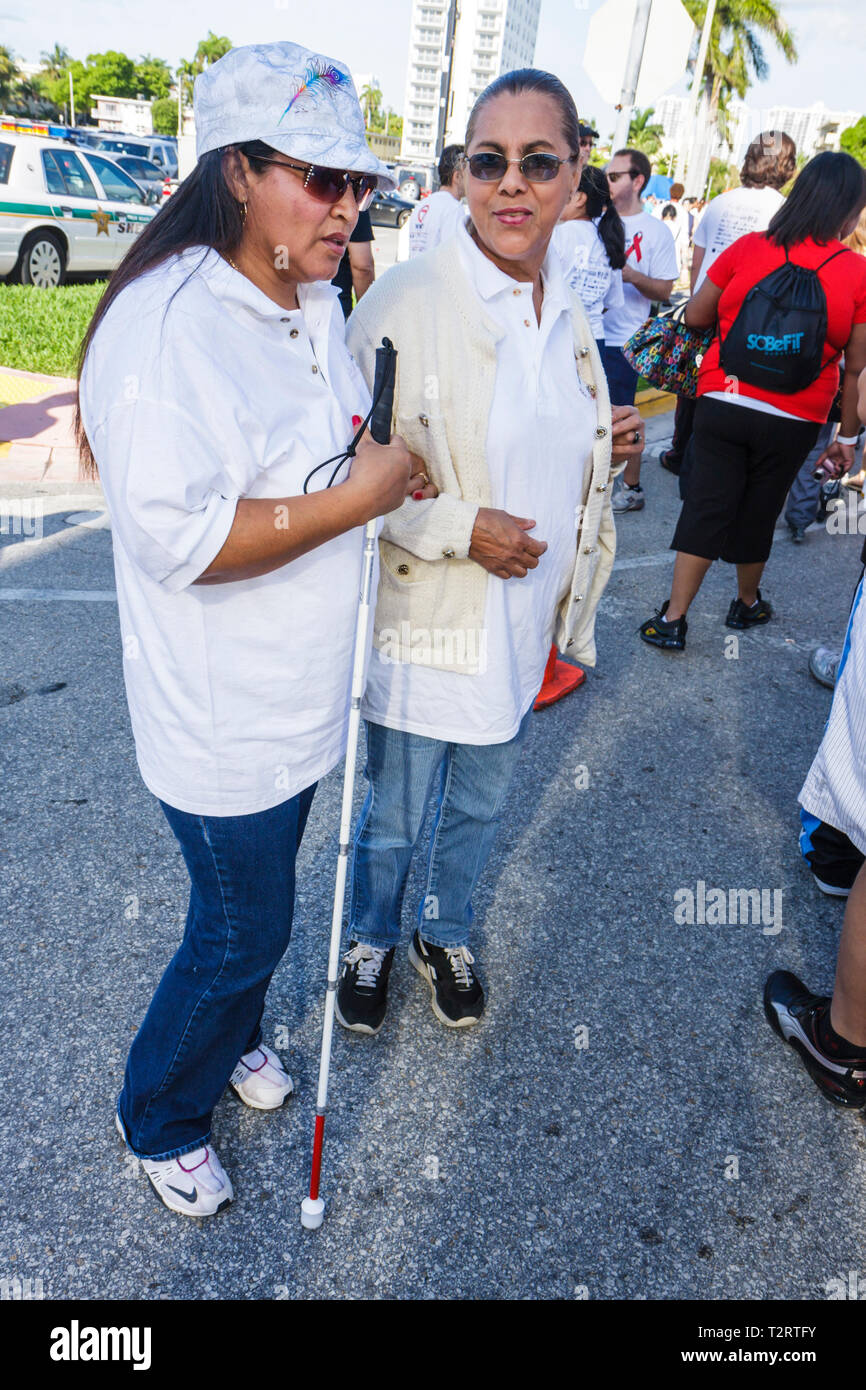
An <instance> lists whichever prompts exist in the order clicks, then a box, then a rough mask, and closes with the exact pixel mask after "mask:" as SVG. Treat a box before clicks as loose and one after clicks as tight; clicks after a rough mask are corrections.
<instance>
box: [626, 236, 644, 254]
mask: <svg viewBox="0 0 866 1390" xmlns="http://www.w3.org/2000/svg"><path fill="white" fill-rule="evenodd" d="M642 240H643V232H635V234H634V236H633V237H632V239H631V245H630V246H629V248H628V250H627V251H626V253H625V254H626V258H628V257H629V256H630V255H631V253H632V251H634V258H635V260H636V261H641V260H643V256H642V255H641V249H640V244H641V241H642Z"/></svg>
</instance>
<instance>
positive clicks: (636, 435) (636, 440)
mask: <svg viewBox="0 0 866 1390" xmlns="http://www.w3.org/2000/svg"><path fill="white" fill-rule="evenodd" d="M631 437H632V443H634V444H640V442H641V439H642V438H643V435H642V434H641V432H640V430H634V431H633V432H632V436H631Z"/></svg>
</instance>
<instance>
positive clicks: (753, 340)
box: [719, 247, 844, 394]
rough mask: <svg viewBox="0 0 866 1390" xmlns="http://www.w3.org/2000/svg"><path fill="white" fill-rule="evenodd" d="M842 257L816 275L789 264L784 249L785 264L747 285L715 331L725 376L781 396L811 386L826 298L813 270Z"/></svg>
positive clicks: (823, 334)
mask: <svg viewBox="0 0 866 1390" xmlns="http://www.w3.org/2000/svg"><path fill="white" fill-rule="evenodd" d="M843 249H844V248H843ZM842 254H843V252H842V251H834V252H833V255H832V256H828V257H827V259H826V261H822V262H821V264H820V265H819V266H818V268H817V270H808V269H807V268H806V266H803V265H793V264H792V263H791V261H789V259H788V249H787V247H786V248H785V264H784V265H780V266H779V267H778V269H776V270H771V271H770V273H769V275H765V276H764V277H763V279H761V280H759V281H758V283H757V284H756V285H753V286H752V288H751V289H750V290H749V293H748V294H747V295H746V297H745V299H744V300H743V303H742V305H741V306H740V311H739V313H738V314H737V317H736V318H735V319H734V322H733V323H732V324H731V326H730V328H729V329H728V332H727V333H726V334H725V337H724V338H722V336H721V329H720V330H719V365H720V366H721V368H722V371H723V372H724V373H725V375H726V376H732V377H737V378H738V379H739V380H740V381H744V382H746V383H747V384H748V385H749V386H762V387H764V388H765V389H766V390H768V391H780V392H783V393H784V394H791V393H793V392H794V391H805V389H806V387H807V386H811V385H812V382H813V381H815V380H816V379H817V377H818V376H819V375H820V372H821V369H822V367H823V365H824V360H823V358H824V344H825V343H826V341H827V296H826V295H825V293H824V286H823V285H822V284H821V281H820V280H819V279H818V271H819V270H823V269H824V266H825V265H828V264H829V262H830V261H832V260H834V259H835V257H836V256H841V255H842ZM840 355H841V354H839V353H837V354H836V356H837V358H838V357H839V356H840Z"/></svg>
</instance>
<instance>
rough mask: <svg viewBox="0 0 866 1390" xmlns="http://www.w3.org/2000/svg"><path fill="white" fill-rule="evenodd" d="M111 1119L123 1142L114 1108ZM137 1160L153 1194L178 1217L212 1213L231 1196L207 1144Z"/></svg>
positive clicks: (229, 1186)
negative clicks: (178, 1153) (174, 1154)
mask: <svg viewBox="0 0 866 1390" xmlns="http://www.w3.org/2000/svg"><path fill="white" fill-rule="evenodd" d="M114 1122H115V1124H116V1126H117V1132H118V1134H119V1135H120V1137H121V1139H122V1140H123V1142H124V1143H126V1135H125V1134H124V1132H123V1125H122V1124H121V1123H120V1116H119V1115H118V1114H117V1111H115V1113H114ZM140 1163H141V1166H142V1168H143V1169H144V1171H145V1173H146V1174H147V1176H148V1177H149V1178H150V1181H151V1182H152V1183H153V1186H154V1188H155V1190H156V1193H157V1195H158V1196H159V1197H160V1198H161V1200H162V1201H163V1202H164V1203H165V1205H166V1206H167V1207H168V1208H169V1210H170V1211H176V1212H178V1213H179V1215H181V1216H215V1215H216V1213H217V1212H218V1211H222V1209H223V1207H227V1206H228V1204H229V1202H230V1201H231V1200H232V1198H233V1197H234V1195H235V1194H234V1190H233V1188H232V1185H231V1182H230V1180H229V1177H228V1174H227V1173H226V1171H225V1169H224V1168H223V1166H222V1164H221V1163H220V1161H219V1159H218V1158H217V1156H216V1154H215V1152H214V1150H213V1149H212V1148H211V1147H210V1145H209V1144H207V1145H205V1146H203V1147H202V1148H200V1149H193V1151H192V1153H188V1154H182V1155H181V1157H180V1158H169V1159H165V1160H164V1161H162V1162H158V1161H156V1160H154V1159H152V1158H142V1159H141V1160H140Z"/></svg>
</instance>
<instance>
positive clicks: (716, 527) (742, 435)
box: [671, 396, 821, 565]
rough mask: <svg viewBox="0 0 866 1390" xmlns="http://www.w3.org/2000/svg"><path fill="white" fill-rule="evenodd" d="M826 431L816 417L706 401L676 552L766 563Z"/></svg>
mask: <svg viewBox="0 0 866 1390" xmlns="http://www.w3.org/2000/svg"><path fill="white" fill-rule="evenodd" d="M820 428H821V426H820V425H819V424H818V423H817V422H816V421H814V420H793V419H787V418H786V417H785V416H782V415H769V414H768V413H767V412H766V411H763V410H753V409H751V408H750V407H749V406H745V405H733V404H731V403H730V402H728V401H717V400H711V399H710V398H709V397H707V396H701V397H699V398H698V402H697V405H696V407H695V424H694V432H693V434H692V438H691V441H690V445H689V447H690V450H691V453H692V458H691V468H690V470H689V476H688V483H687V490H686V496H685V499H684V501H683V507H682V511H681V512H680V519H679V521H678V522H677V529H676V531H675V532H674V538H673V540H672V541H671V550H681V551H683V552H684V553H685V554H686V555H700V556H701V557H702V558H703V559H704V560H719V559H721V560H725V561H727V563H728V564H731V565H754V564H759V563H763V561H765V560H767V559H768V558H769V555H770V551H771V549H772V547H773V531H774V529H775V526H776V522H777V520H778V517H779V513H780V512H781V510H782V507H783V506H784V505H785V498H786V497H787V495H788V490H789V488H790V486H791V484H792V483H793V481H794V479H795V478H796V476H797V474H798V472H799V471H800V468H801V466H802V464H803V463H804V461H805V458H806V455H807V454H808V453H809V451H810V450H811V449H813V448H814V447H815V441H816V440H817V438H818V431H819V430H820Z"/></svg>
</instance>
